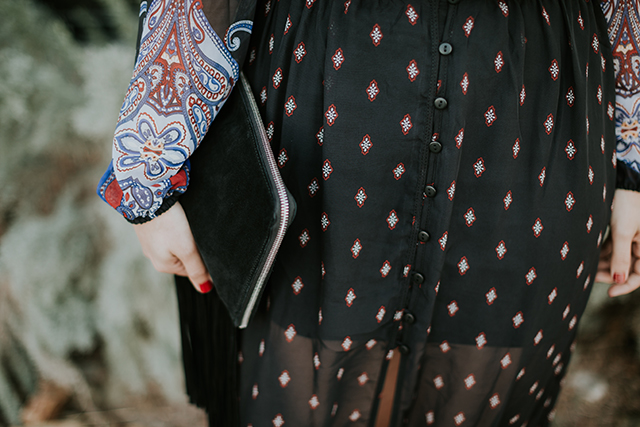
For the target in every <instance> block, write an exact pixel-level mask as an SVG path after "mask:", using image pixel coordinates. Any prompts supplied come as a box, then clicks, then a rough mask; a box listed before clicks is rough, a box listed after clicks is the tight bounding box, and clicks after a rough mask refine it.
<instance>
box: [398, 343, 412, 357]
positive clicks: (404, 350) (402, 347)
mask: <svg viewBox="0 0 640 427" xmlns="http://www.w3.org/2000/svg"><path fill="white" fill-rule="evenodd" d="M396 345H397V346H398V351H399V352H400V354H403V355H405V356H406V355H407V354H409V353H410V352H411V349H410V348H409V346H408V345H406V344H403V343H401V342H399V343H397V344H396Z"/></svg>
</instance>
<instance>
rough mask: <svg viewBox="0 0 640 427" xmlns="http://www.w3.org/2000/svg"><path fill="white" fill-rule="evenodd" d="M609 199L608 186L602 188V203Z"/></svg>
mask: <svg viewBox="0 0 640 427" xmlns="http://www.w3.org/2000/svg"><path fill="white" fill-rule="evenodd" d="M606 199H607V184H604V185H603V186H602V201H603V202H604V201H605V200H606Z"/></svg>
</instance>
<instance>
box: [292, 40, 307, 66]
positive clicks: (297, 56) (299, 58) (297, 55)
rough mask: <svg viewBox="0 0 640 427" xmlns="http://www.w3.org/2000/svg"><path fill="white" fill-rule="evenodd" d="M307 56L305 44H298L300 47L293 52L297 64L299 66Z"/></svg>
mask: <svg viewBox="0 0 640 427" xmlns="http://www.w3.org/2000/svg"><path fill="white" fill-rule="evenodd" d="M306 54H307V50H306V49H305V46H304V43H303V42H300V43H298V47H296V50H294V51H293V56H294V59H295V60H296V62H297V63H298V64H299V63H300V61H302V58H304V56H305V55H306Z"/></svg>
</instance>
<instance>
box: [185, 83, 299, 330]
mask: <svg viewBox="0 0 640 427" xmlns="http://www.w3.org/2000/svg"><path fill="white" fill-rule="evenodd" d="M180 204H181V205H182V207H183V208H184V211H185V213H186V215H187V219H188V220H189V225H190V226H191V231H192V232H193V236H194V239H195V241H196V245H197V246H198V249H199V251H200V254H201V255H202V258H203V260H204V263H205V265H206V266H207V269H208V270H209V274H210V275H211V277H212V279H213V284H214V287H215V290H216V292H217V294H218V296H219V297H220V299H221V300H222V302H223V303H224V305H225V306H226V308H227V309H228V311H229V315H230V316H231V320H232V322H233V324H234V325H235V326H236V327H239V328H245V327H246V326H247V324H248V323H249V320H250V318H251V317H252V315H253V313H254V311H255V309H256V307H257V305H258V304H257V303H258V301H259V299H260V296H261V294H262V291H263V289H264V285H265V282H266V280H267V278H268V276H269V273H270V271H271V268H272V266H273V262H274V259H275V256H276V253H277V252H278V248H279V247H280V244H281V243H282V239H283V237H284V234H285V231H286V229H287V227H288V226H289V224H290V223H291V221H292V220H293V217H294V215H295V210H296V205H295V201H294V200H293V198H292V197H291V194H290V193H289V192H288V190H287V189H286V187H285V185H284V183H283V181H282V178H281V177H280V173H279V170H278V166H277V164H276V161H275V158H274V156H273V152H272V150H271V146H270V144H269V140H268V138H267V135H266V132H265V129H264V126H263V124H262V119H261V118H260V113H259V112H258V108H257V105H256V102H255V100H254V98H253V94H252V92H251V87H250V86H249V83H248V82H247V80H246V78H245V77H244V75H243V74H241V75H240V80H239V81H238V82H237V84H236V87H235V88H234V89H233V92H232V93H231V95H230V97H229V99H228V100H227V101H226V103H225V105H224V107H223V108H222V109H221V110H220V112H219V114H218V116H217V117H216V118H215V120H214V122H213V123H212V125H211V127H210V129H209V130H208V132H207V134H206V136H205V138H204V140H203V141H202V142H201V143H200V146H199V147H198V149H197V150H196V151H195V152H194V153H193V155H192V156H191V175H190V183H189V187H188V190H187V191H186V193H184V194H183V195H182V196H181V197H180Z"/></svg>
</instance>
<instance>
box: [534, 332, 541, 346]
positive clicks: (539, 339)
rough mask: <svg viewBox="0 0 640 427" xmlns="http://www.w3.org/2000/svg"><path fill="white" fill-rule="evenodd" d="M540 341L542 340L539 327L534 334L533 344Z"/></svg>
mask: <svg viewBox="0 0 640 427" xmlns="http://www.w3.org/2000/svg"><path fill="white" fill-rule="evenodd" d="M540 341H542V329H540V330H539V331H538V333H537V334H536V336H535V337H534V338H533V345H538V344H540Z"/></svg>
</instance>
